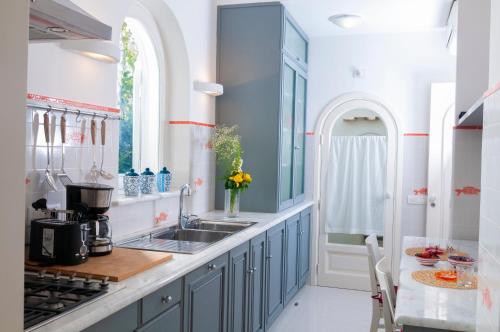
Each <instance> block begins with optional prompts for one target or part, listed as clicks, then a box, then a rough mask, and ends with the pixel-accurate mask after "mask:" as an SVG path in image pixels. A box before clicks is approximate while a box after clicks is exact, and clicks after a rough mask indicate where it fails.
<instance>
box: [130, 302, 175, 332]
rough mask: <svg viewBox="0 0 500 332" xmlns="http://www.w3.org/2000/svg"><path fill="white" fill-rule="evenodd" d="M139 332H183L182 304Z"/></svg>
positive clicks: (138, 331)
mask: <svg viewBox="0 0 500 332" xmlns="http://www.w3.org/2000/svg"><path fill="white" fill-rule="evenodd" d="M137 332H182V303H181V302H178V303H176V304H174V305H173V306H172V307H171V308H170V309H168V310H167V311H165V312H163V313H162V314H160V315H159V316H158V317H156V318H154V319H152V320H151V321H149V322H147V323H146V324H144V326H143V327H141V328H140V329H137Z"/></svg>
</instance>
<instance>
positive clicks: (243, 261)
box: [227, 243, 251, 332]
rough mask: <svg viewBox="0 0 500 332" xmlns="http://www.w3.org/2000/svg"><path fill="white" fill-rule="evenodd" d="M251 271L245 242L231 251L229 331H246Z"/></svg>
mask: <svg viewBox="0 0 500 332" xmlns="http://www.w3.org/2000/svg"><path fill="white" fill-rule="evenodd" d="M250 271H251V270H250V248H249V244H248V243H244V244H242V245H241V246H239V247H237V248H234V249H233V250H231V252H230V253H229V302H228V315H227V316H228V325H227V328H228V331H232V332H245V331H246V327H247V319H248V314H247V312H248V310H247V307H248V277H249V274H250Z"/></svg>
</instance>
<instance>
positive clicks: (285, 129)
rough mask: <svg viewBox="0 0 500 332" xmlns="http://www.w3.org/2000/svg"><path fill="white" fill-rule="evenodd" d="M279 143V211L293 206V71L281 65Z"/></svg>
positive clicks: (285, 64)
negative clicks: (281, 88) (281, 85)
mask: <svg viewBox="0 0 500 332" xmlns="http://www.w3.org/2000/svg"><path fill="white" fill-rule="evenodd" d="M282 93H283V96H282V104H281V129H280V130H281V142H280V149H281V154H280V184H279V186H280V191H279V192H280V195H279V197H280V210H281V209H284V208H287V207H289V206H291V205H292V204H293V139H294V135H293V129H294V122H295V121H294V120H295V70H294V69H293V68H292V67H291V66H290V65H289V64H288V63H287V62H284V63H283V92H282Z"/></svg>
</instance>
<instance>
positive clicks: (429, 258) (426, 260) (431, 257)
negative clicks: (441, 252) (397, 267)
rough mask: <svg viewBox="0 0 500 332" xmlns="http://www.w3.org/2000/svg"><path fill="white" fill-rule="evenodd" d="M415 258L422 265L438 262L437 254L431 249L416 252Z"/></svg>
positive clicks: (432, 264) (431, 264)
mask: <svg viewBox="0 0 500 332" xmlns="http://www.w3.org/2000/svg"><path fill="white" fill-rule="evenodd" d="M415 258H416V259H417V261H418V262H419V263H420V264H421V265H423V266H434V265H435V264H436V263H437V262H439V256H438V255H437V254H436V253H434V252H431V251H424V252H417V253H416V254H415Z"/></svg>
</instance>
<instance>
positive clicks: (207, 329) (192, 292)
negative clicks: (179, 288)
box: [184, 254, 228, 332]
mask: <svg viewBox="0 0 500 332" xmlns="http://www.w3.org/2000/svg"><path fill="white" fill-rule="evenodd" d="M227 290H228V254H224V255H222V256H220V257H218V258H216V259H214V260H213V261H211V262H209V263H208V264H205V265H203V266H202V267H200V268H198V269H196V270H194V271H193V272H191V273H189V274H188V275H186V277H185V280H184V332H225V331H226V330H227V329H226V319H227V311H228V310H227V299H228V292H227Z"/></svg>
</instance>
